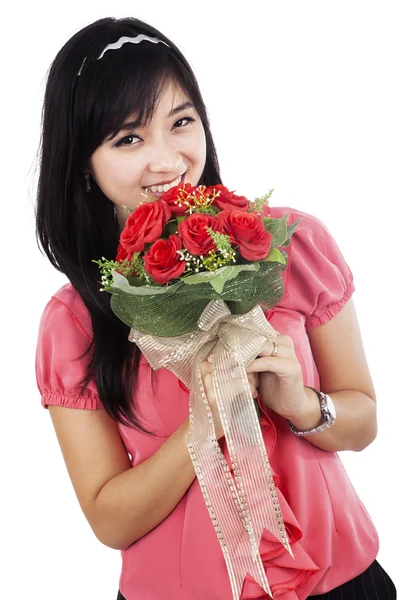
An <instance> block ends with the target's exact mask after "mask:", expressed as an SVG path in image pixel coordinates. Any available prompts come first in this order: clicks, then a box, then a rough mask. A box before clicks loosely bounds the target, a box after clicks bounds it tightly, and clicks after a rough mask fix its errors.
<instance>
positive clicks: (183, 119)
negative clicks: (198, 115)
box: [174, 117, 194, 129]
mask: <svg viewBox="0 0 400 600" xmlns="http://www.w3.org/2000/svg"><path fill="white" fill-rule="evenodd" d="M182 121H188V122H189V123H193V121H194V119H193V117H182V119H179V121H177V122H176V123H175V125H174V127H175V126H176V125H178V123H181V122H182ZM182 127H187V124H186V125H182V126H181V127H177V129H182Z"/></svg>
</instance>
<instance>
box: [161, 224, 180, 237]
mask: <svg viewBox="0 0 400 600" xmlns="http://www.w3.org/2000/svg"><path fill="white" fill-rule="evenodd" d="M177 231H178V223H177V222H176V221H175V220H173V221H168V223H167V224H166V226H165V228H164V235H165V237H166V238H169V236H170V235H174V234H175V233H176V232H177Z"/></svg>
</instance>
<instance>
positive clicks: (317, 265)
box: [288, 210, 355, 331]
mask: <svg viewBox="0 0 400 600" xmlns="http://www.w3.org/2000/svg"><path fill="white" fill-rule="evenodd" d="M297 219H301V222H300V224H299V226H298V229H297V230H296V232H295V234H294V235H293V237H292V244H291V248H290V263H289V264H290V275H289V277H288V294H289V296H290V300H291V302H292V303H293V304H294V305H295V307H296V310H299V311H300V312H302V313H303V314H304V315H305V328H306V330H307V331H310V330H311V329H314V328H315V327H318V326H320V325H323V324H324V323H326V322H327V321H329V320H330V319H332V318H333V317H334V316H335V315H336V314H337V313H338V312H339V311H340V310H341V309H342V308H343V306H344V305H345V304H346V302H347V301H348V300H349V299H350V297H351V295H352V294H353V292H354V290H355V285H354V282H353V273H352V271H351V269H350V267H349V265H348V264H347V262H346V261H345V259H344V257H343V255H342V253H341V251H340V249H339V247H338V245H337V243H336V242H335V240H334V238H333V237H332V235H331V233H330V232H329V230H328V228H327V227H326V226H325V225H324V223H322V221H320V220H319V219H318V218H316V217H315V216H313V215H310V214H307V213H304V212H301V211H297V210H293V211H292V215H291V221H290V222H292V223H293V222H294V221H296V220H297Z"/></svg>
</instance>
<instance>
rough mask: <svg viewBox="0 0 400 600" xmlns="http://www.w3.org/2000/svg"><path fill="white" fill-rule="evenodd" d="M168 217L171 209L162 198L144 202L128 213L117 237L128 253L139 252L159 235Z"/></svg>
mask: <svg viewBox="0 0 400 600" xmlns="http://www.w3.org/2000/svg"><path fill="white" fill-rule="evenodd" d="M170 217H171V210H170V208H169V206H168V204H166V203H165V202H163V201H162V200H156V201H154V202H144V203H143V204H141V205H140V206H138V207H137V208H136V209H135V210H134V212H133V213H132V214H131V215H129V218H128V220H127V222H126V224H125V227H124V229H123V231H122V233H121V236H120V238H119V241H120V245H121V246H122V248H124V250H126V251H127V252H128V253H131V254H133V253H134V252H141V251H142V250H144V245H145V244H147V243H149V242H154V241H155V240H156V239H158V238H159V237H160V235H161V234H162V231H163V229H164V225H165V224H166V222H167V221H168V219H169V218H170Z"/></svg>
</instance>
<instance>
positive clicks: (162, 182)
mask: <svg viewBox="0 0 400 600" xmlns="http://www.w3.org/2000/svg"><path fill="white" fill-rule="evenodd" d="M186 173H187V171H185V172H184V173H183V174H182V175H180V178H181V180H180V182H179V183H182V181H183V180H184V178H185V175H186ZM175 179H177V177H175ZM175 179H171V180H170V181H161V182H159V183H152V184H151V185H146V186H144V187H143V189H144V190H145V189H150V188H151V187H153V186H157V185H167V184H169V183H172V182H173V181H175ZM178 185H179V184H178ZM154 193H156V192H154ZM158 193H160V194H161V193H162V192H158Z"/></svg>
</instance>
